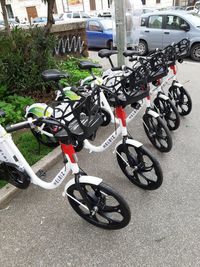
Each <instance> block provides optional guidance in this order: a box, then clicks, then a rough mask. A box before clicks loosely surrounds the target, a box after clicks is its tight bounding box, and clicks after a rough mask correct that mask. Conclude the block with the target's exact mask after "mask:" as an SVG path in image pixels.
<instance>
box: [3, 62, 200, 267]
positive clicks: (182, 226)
mask: <svg viewBox="0 0 200 267" xmlns="http://www.w3.org/2000/svg"><path fill="white" fill-rule="evenodd" d="M199 66H200V65H198V64H191V63H186V64H182V65H181V66H180V68H179V71H180V75H179V76H180V80H181V81H186V80H188V79H190V80H191V81H192V82H191V83H188V84H186V85H185V86H186V87H187V88H188V89H189V91H190V94H191V96H192V98H193V112H192V113H191V114H190V115H189V116H187V117H186V118H182V119H181V126H180V128H179V129H178V130H177V131H176V132H174V133H172V136H173V141H174V146H173V149H172V151H171V152H170V153H169V154H161V153H159V152H157V151H156V150H155V149H154V148H153V147H152V146H151V145H150V144H149V142H148V139H147V137H146V136H145V134H144V131H143V128H142V122H141V114H139V116H138V118H137V119H136V120H134V123H132V125H130V131H131V133H132V135H133V136H134V137H135V139H137V140H139V141H141V142H142V143H144V144H145V146H147V147H148V148H149V149H150V150H151V151H152V153H153V154H154V155H155V156H156V157H157V158H158V159H159V161H160V163H161V165H162V168H163V172H164V182H163V185H162V187H161V188H159V189H158V190H156V191H153V192H147V191H143V190H141V189H139V188H137V187H136V186H134V185H132V184H131V183H130V182H129V181H128V180H127V179H126V178H125V177H124V176H123V174H122V173H121V171H120V169H119V168H118V166H117V163H116V159H115V155H113V154H112V149H110V150H109V151H108V152H106V153H103V154H88V153H87V151H83V152H81V153H80V154H79V155H78V156H79V163H80V165H81V166H82V167H83V169H84V170H87V173H88V174H92V175H96V176H101V177H103V178H104V182H106V183H109V184H111V185H112V186H113V187H114V188H116V189H118V191H119V192H120V193H121V194H123V195H124V196H125V198H126V200H127V201H128V203H129V205H130V208H131V212H132V220H131V223H130V224H129V225H128V227H126V228H124V229H123V230H120V231H105V230H101V229H98V228H96V227H93V226H91V225H90V224H88V223H87V222H85V221H83V220H82V219H81V218H79V217H78V216H77V215H76V214H75V213H74V212H73V210H72V209H71V207H70V206H69V204H68V202H67V200H66V199H63V197H62V196H61V193H62V190H63V186H62V188H59V189H57V190H54V191H45V190H42V189H39V188H37V187H35V186H32V187H30V188H29V189H28V190H26V191H23V192H22V193H21V194H19V195H18V196H17V197H16V198H15V199H14V200H13V201H12V203H11V204H10V206H9V208H8V209H6V210H3V211H0V225H1V231H0V240H1V242H0V266H2V267H11V266H15V267H17V266H26V267H27V266H37V267H38V266H56V267H59V266H87V267H93V266H134V267H144V266H148V267H168V266H170V267H177V266H181V267H184V266H186V267H188V266H192V267H196V266H200V254H199V251H200V243H199V240H200V179H199V176H200V175H199V169H200V162H199V155H200V145H199V144H200V108H199V103H200V92H199V90H200V88H199V84H200V77H199V73H200V72H199ZM110 131H111V128H109V129H105V128H104V129H103V130H101V131H100V132H99V133H98V136H97V140H98V141H97V143H100V141H101V140H102V139H103V138H104V136H106V135H107V134H108V132H110ZM60 166H61V163H59V164H57V165H56V166H55V167H54V168H52V170H50V171H49V173H48V175H49V176H50V177H51V176H53V175H54V174H55V172H56V171H57V170H58V169H59V168H60Z"/></svg>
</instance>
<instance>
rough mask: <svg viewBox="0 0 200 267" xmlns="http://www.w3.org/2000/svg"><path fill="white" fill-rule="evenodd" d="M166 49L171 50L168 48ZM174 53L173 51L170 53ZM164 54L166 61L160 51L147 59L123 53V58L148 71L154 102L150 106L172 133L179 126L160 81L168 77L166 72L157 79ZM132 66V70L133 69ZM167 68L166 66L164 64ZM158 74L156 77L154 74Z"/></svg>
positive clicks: (175, 111) (175, 109)
mask: <svg viewBox="0 0 200 267" xmlns="http://www.w3.org/2000/svg"><path fill="white" fill-rule="evenodd" d="M168 48H172V49H173V47H172V46H169V47H168ZM172 49H171V50H172ZM172 52H174V51H173V50H172V51H171V53H172ZM161 53H163V54H164V57H165V60H166V54H165V53H164V52H163V51H161V52H158V51H155V52H152V53H151V54H149V55H148V56H147V57H140V56H139V57H138V56H133V54H134V53H132V52H125V53H124V56H126V57H129V61H130V62H135V64H134V66H135V65H138V64H139V65H143V64H144V65H145V66H146V67H147V68H148V70H149V76H148V84H149V86H150V95H151V96H153V97H154V101H153V103H152V104H151V106H152V107H153V109H154V110H155V111H156V112H157V113H158V114H159V115H160V116H161V118H162V119H163V120H164V121H165V122H166V124H167V127H168V128H169V130H171V131H174V130H177V129H178V128H179V126H180V116H179V113H178V110H177V108H176V107H175V105H174V104H173V102H172V101H171V99H170V98H169V97H168V96H167V95H166V94H165V93H164V90H163V86H164V85H163V83H162V80H164V81H166V76H168V71H166V73H165V75H162V77H159V72H160V66H161V65H160V64H159V60H160V55H161ZM134 66H133V68H134ZM166 66H167V67H169V65H168V64H166ZM156 72H157V73H158V75H157V74H156Z"/></svg>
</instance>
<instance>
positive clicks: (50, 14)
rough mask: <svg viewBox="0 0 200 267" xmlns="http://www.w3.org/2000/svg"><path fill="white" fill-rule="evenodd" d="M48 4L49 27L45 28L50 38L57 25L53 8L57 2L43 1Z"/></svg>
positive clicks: (51, 0)
mask: <svg viewBox="0 0 200 267" xmlns="http://www.w3.org/2000/svg"><path fill="white" fill-rule="evenodd" d="M43 1H44V3H45V4H46V3H47V25H46V26H45V36H48V35H49V33H50V30H51V27H52V25H53V24H54V23H55V21H54V18H53V8H54V5H55V0H43Z"/></svg>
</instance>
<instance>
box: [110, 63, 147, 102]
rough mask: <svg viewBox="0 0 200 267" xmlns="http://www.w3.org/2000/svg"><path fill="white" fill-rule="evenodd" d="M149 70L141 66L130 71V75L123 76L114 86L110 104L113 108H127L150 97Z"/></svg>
mask: <svg viewBox="0 0 200 267" xmlns="http://www.w3.org/2000/svg"><path fill="white" fill-rule="evenodd" d="M146 77H147V70H146V67H145V66H139V67H137V68H135V69H134V70H131V71H130V70H129V72H128V74H125V75H124V76H121V80H119V79H118V80H116V84H114V85H113V88H112V95H111V97H110V99H109V102H110V104H111V105H112V106H115V107H116V106H123V107H125V106H127V105H130V104H133V103H135V102H137V101H139V100H141V99H143V98H145V97H147V96H148V95H149V89H148V87H147V80H146Z"/></svg>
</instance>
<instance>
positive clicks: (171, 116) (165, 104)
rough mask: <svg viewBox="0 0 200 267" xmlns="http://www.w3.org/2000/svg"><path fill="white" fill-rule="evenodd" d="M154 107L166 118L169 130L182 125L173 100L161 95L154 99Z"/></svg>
mask: <svg viewBox="0 0 200 267" xmlns="http://www.w3.org/2000/svg"><path fill="white" fill-rule="evenodd" d="M154 109H155V111H156V112H158V113H159V114H160V115H161V117H162V118H164V119H165V121H166V123H167V127H168V128H169V130H171V131H174V130H176V129H178V127H179V126H180V116H179V113H178V110H177V108H176V107H175V105H174V104H173V102H172V101H171V100H170V99H169V98H168V99H163V98H162V97H159V95H158V96H157V97H156V98H155V99H154Z"/></svg>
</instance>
